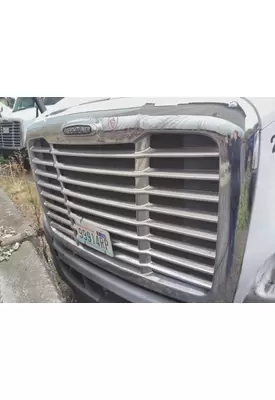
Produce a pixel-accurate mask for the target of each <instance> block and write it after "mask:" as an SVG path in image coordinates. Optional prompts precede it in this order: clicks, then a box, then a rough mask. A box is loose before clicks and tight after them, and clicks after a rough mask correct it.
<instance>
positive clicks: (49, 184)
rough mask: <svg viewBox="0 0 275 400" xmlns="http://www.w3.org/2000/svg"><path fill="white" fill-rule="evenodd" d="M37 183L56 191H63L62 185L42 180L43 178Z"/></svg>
mask: <svg viewBox="0 0 275 400" xmlns="http://www.w3.org/2000/svg"><path fill="white" fill-rule="evenodd" d="M37 184H38V185H39V186H41V187H44V188H47V189H51V190H54V191H56V192H61V187H60V186H58V185H53V184H51V183H47V182H44V181H41V180H39V181H38V182H37Z"/></svg>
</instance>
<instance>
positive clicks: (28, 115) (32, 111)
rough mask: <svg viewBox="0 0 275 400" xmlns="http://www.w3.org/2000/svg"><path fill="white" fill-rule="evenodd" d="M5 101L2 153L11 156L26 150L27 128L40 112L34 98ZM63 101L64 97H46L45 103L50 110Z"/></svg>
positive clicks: (0, 104) (0, 106)
mask: <svg viewBox="0 0 275 400" xmlns="http://www.w3.org/2000/svg"><path fill="white" fill-rule="evenodd" d="M2 99H3V98H2ZM4 99H6V101H3V100H2V101H1V100H0V153H2V154H3V155H11V154H12V153H13V152H14V151H18V150H24V149H25V147H26V133H27V128H28V126H29V125H30V124H31V123H32V122H33V121H34V120H35V118H37V117H38V115H39V110H38V108H37V105H36V98H34V97H15V98H4ZM61 99H63V97H44V98H43V102H44V105H45V107H46V108H47V109H49V110H50V109H51V108H52V107H53V105H54V104H56V103H57V102H58V101H60V100H61Z"/></svg>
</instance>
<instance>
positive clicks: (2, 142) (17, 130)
mask: <svg viewBox="0 0 275 400" xmlns="http://www.w3.org/2000/svg"><path fill="white" fill-rule="evenodd" d="M0 148H3V149H11V150H12V149H15V150H16V149H20V148H21V123H20V121H8V120H0Z"/></svg>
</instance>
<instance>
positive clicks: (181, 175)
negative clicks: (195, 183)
mask: <svg viewBox="0 0 275 400" xmlns="http://www.w3.org/2000/svg"><path fill="white" fill-rule="evenodd" d="M55 168H58V169H60V170H68V171H76V172H83V173H87V174H98V175H111V176H116V175H117V176H130V177H134V178H138V177H145V176H152V177H159V178H162V177H165V178H171V179H196V180H210V181H211V180H213V181H218V180H219V174H215V173H213V172H211V171H209V172H204V173H202V172H196V171H194V172H182V171H177V172H168V171H158V170H155V169H154V168H148V169H147V170H146V171H142V172H136V171H131V170H115V169H113V170H110V169H102V168H87V167H77V166H74V165H65V164H61V163H59V162H57V163H56V164H55Z"/></svg>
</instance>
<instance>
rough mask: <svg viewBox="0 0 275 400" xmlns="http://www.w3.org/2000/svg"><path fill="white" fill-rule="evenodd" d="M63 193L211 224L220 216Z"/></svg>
mask: <svg viewBox="0 0 275 400" xmlns="http://www.w3.org/2000/svg"><path fill="white" fill-rule="evenodd" d="M63 193H64V194H65V195H66V196H68V197H75V198H78V199H82V200H85V201H90V202H94V203H102V204H105V205H109V206H112V207H118V208H125V209H128V210H134V211H138V210H144V211H154V212H158V213H160V214H168V215H175V216H178V217H185V218H192V219H197V220H202V221H209V222H217V221H218V216H217V215H214V214H210V213H209V214H206V213H200V212H192V211H188V210H185V211H182V210H176V209H169V207H167V208H164V207H159V206H154V205H145V206H136V205H135V204H131V203H123V202H119V201H113V200H108V199H104V198H97V197H94V196H88V195H83V194H80V193H75V192H72V191H71V190H68V189H64V190H63Z"/></svg>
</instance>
